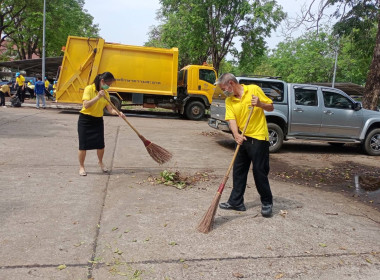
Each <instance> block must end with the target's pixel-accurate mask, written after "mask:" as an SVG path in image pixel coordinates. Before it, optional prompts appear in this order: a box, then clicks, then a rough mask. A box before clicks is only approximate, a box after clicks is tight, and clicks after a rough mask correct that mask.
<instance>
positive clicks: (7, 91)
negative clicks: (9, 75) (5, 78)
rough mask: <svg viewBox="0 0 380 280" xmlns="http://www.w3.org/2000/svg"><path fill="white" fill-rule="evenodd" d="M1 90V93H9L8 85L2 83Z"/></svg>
mask: <svg viewBox="0 0 380 280" xmlns="http://www.w3.org/2000/svg"><path fill="white" fill-rule="evenodd" d="M1 91H2V92H3V93H8V95H10V93H11V92H10V88H9V86H8V85H2V86H1Z"/></svg>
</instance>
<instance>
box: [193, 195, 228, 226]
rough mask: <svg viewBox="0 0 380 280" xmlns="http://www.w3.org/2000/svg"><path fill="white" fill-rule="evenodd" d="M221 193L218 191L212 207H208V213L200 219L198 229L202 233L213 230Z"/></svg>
mask: <svg viewBox="0 0 380 280" xmlns="http://www.w3.org/2000/svg"><path fill="white" fill-rule="evenodd" d="M221 196H222V195H221V193H219V192H217V193H216V195H215V197H214V199H213V201H212V203H211V205H210V207H209V208H208V210H207V212H206V214H205V215H204V216H203V219H202V220H201V221H200V223H199V225H198V227H197V229H198V231H200V232H202V233H209V232H210V231H211V230H212V227H213V225H214V218H215V214H216V209H217V208H218V205H219V201H220V197H221Z"/></svg>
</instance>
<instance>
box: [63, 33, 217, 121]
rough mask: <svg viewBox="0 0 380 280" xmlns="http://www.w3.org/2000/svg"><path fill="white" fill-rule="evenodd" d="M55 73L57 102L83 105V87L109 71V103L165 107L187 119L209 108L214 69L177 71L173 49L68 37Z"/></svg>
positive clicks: (198, 67)
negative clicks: (100, 74) (56, 77)
mask: <svg viewBox="0 0 380 280" xmlns="http://www.w3.org/2000/svg"><path fill="white" fill-rule="evenodd" d="M64 52H65V54H64V57H63V62H62V66H61V69H60V73H59V78H58V83H57V89H56V99H57V101H58V102H69V103H82V95H83V91H84V88H85V87H86V86H87V85H89V84H91V83H92V82H93V80H94V79H95V77H96V75H97V74H99V73H103V72H105V71H108V72H111V73H112V74H113V75H114V76H115V78H116V82H115V83H114V84H113V85H112V87H111V88H110V89H109V92H110V97H111V101H112V103H114V105H115V106H116V107H117V108H118V109H121V106H122V105H129V106H133V105H141V106H143V107H144V108H156V107H160V108H166V109H172V110H174V111H176V112H178V113H180V114H184V115H185V116H186V117H187V118H189V119H192V120H199V119H202V118H203V116H204V114H205V110H206V109H208V108H210V104H211V102H212V96H213V94H214V89H215V86H214V83H215V81H216V78H217V74H216V71H215V69H214V68H213V67H211V66H208V65H188V66H186V67H184V68H183V69H181V70H180V71H179V72H178V49H177V48H172V49H162V48H152V47H139V46H131V45H122V44H115V43H106V42H105V41H104V40H103V39H101V38H82V37H74V36H69V37H68V39H67V44H66V47H65V49H64Z"/></svg>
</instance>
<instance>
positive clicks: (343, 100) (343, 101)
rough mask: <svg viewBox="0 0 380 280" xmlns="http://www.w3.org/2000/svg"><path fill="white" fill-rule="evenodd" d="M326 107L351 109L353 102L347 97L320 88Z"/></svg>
mask: <svg viewBox="0 0 380 280" xmlns="http://www.w3.org/2000/svg"><path fill="white" fill-rule="evenodd" d="M322 93H323V101H324V103H325V107H326V108H336V109H352V108H353V107H352V106H353V102H352V101H351V100H349V99H348V98H347V97H345V96H343V95H341V94H339V93H337V92H332V91H326V90H322Z"/></svg>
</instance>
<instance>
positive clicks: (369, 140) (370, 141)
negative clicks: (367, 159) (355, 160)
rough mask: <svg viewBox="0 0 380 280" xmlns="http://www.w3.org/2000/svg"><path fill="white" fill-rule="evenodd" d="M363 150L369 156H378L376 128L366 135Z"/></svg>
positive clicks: (379, 133)
mask: <svg viewBox="0 0 380 280" xmlns="http://www.w3.org/2000/svg"><path fill="white" fill-rule="evenodd" d="M363 148H364V151H365V152H366V153H367V154H369V155H370V156H380V128H376V129H374V130H372V131H371V132H369V133H368V134H367V137H366V138H365V140H364V143H363Z"/></svg>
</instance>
